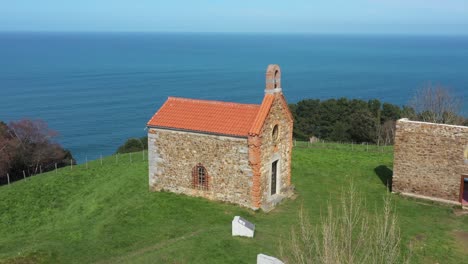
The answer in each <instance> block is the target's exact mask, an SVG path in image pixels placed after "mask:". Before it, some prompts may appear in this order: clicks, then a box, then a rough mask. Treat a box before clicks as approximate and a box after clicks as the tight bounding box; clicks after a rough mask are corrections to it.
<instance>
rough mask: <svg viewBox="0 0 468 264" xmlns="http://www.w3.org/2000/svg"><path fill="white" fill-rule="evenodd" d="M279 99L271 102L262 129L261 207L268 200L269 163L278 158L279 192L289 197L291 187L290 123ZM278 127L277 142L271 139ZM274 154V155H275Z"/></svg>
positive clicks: (267, 202) (266, 203)
mask: <svg viewBox="0 0 468 264" xmlns="http://www.w3.org/2000/svg"><path fill="white" fill-rule="evenodd" d="M281 100H282V99H281V98H280V97H279V96H277V97H276V98H275V101H274V102H273V104H272V106H271V110H270V114H269V115H268V117H267V119H266V120H265V124H264V126H263V128H262V133H261V136H262V145H261V158H260V160H261V167H260V175H261V179H260V182H261V184H260V186H261V195H262V198H261V201H262V206H265V205H268V204H269V200H270V198H271V197H270V190H271V189H270V188H271V186H270V180H271V179H270V178H271V163H272V162H273V161H274V159H276V158H279V167H278V169H279V170H278V175H279V177H280V188H279V192H280V194H283V195H287V196H288V195H289V193H288V192H289V191H290V190H289V187H290V185H291V151H292V123H290V122H289V121H288V118H287V117H286V115H287V114H286V112H285V111H286V110H285V109H284V108H283V104H282V103H281ZM275 125H278V140H277V141H275V140H274V139H273V138H272V133H273V128H274V126H275ZM275 154H276V155H275Z"/></svg>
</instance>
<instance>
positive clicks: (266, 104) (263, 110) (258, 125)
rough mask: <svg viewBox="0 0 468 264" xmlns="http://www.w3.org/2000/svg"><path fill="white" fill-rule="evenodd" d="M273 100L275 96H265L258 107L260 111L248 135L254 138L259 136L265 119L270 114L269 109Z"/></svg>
mask: <svg viewBox="0 0 468 264" xmlns="http://www.w3.org/2000/svg"><path fill="white" fill-rule="evenodd" d="M274 100H275V96H274V95H272V94H266V95H265V97H263V102H262V104H261V105H260V110H259V111H258V114H257V117H256V118H255V120H254V122H253V124H252V126H251V127H250V129H249V135H252V136H255V135H259V134H260V132H261V130H262V127H263V123H265V119H266V117H267V116H268V113H269V112H270V108H271V105H272V104H273V101H274Z"/></svg>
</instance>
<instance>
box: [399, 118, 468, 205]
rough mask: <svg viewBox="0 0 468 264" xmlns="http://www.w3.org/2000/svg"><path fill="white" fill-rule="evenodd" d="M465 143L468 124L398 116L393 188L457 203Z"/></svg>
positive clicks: (464, 171)
mask: <svg viewBox="0 0 468 264" xmlns="http://www.w3.org/2000/svg"><path fill="white" fill-rule="evenodd" d="M467 147H468V127H463V126H452V125H442V124H433V123H425V122H414V121H409V120H407V119H401V120H398V122H397V128H396V135H395V146H394V165H393V168H394V170H393V186H392V191H393V192H400V193H404V194H410V195H415V196H423V198H430V199H431V198H432V199H434V198H435V200H443V201H446V202H451V203H458V202H459V194H460V182H461V175H462V174H468V163H467V162H466V160H465V159H464V151H466V149H467Z"/></svg>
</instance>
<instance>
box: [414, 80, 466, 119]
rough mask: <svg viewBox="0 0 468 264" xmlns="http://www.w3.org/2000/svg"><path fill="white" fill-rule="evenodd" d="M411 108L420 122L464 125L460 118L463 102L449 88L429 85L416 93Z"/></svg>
mask: <svg viewBox="0 0 468 264" xmlns="http://www.w3.org/2000/svg"><path fill="white" fill-rule="evenodd" d="M410 106H411V107H412V108H413V109H414V110H415V111H416V114H417V117H418V119H419V120H421V121H424V122H431V123H442V124H453V125H458V124H462V123H463V118H462V117H461V116H460V110H461V106H462V101H461V100H460V98H457V97H455V96H454V95H453V94H452V93H451V92H450V90H449V89H448V88H446V87H443V86H440V85H438V86H432V85H430V84H429V85H427V86H426V87H423V88H421V89H419V90H417V91H416V94H415V95H414V97H413V99H412V100H411V101H410Z"/></svg>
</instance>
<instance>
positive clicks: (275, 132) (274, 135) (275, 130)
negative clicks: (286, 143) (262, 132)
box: [271, 125, 279, 141]
mask: <svg viewBox="0 0 468 264" xmlns="http://www.w3.org/2000/svg"><path fill="white" fill-rule="evenodd" d="M278 130H279V128H278V125H275V126H274V127H273V131H272V132H271V137H272V138H273V141H278V139H279V132H278Z"/></svg>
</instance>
